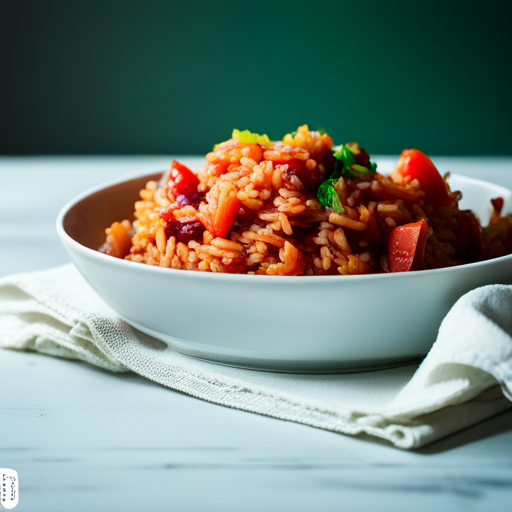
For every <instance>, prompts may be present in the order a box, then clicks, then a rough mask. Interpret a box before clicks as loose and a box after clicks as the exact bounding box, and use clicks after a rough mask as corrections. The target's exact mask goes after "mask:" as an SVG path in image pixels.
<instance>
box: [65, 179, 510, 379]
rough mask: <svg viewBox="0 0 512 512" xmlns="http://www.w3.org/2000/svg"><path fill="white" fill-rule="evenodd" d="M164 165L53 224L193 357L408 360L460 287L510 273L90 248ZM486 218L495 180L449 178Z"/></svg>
mask: <svg viewBox="0 0 512 512" xmlns="http://www.w3.org/2000/svg"><path fill="white" fill-rule="evenodd" d="M160 174H161V173H155V174H152V175H147V174H146V175H143V176H137V177H134V178H130V179H123V180H120V181H116V182H113V183H109V184H107V185H103V186H100V187H97V188H95V189H93V190H90V191H88V192H86V193H84V194H82V195H80V196H79V197H77V198H75V199H73V200H72V201H71V202H70V203H68V204H67V205H66V206H65V207H64V208H63V209H62V210H61V212H60V214H59V216H58V219H57V229H58V232H59V235H60V238H61V240H62V242H63V244H64V245H65V247H66V249H67V250H68V251H69V254H70V256H71V259H72V260H73V262H74V264H75V265H76V267H77V268H78V270H79V271H80V272H81V273H82V275H83V276H84V277H85V278H86V279H87V281H88V282H89V283H90V284H91V286H92V287H93V288H94V289H95V290H96V291H97V292H98V294H99V295H100V296H101V297H102V298H103V299H104V300H105V301H106V302H107V303H108V304H109V305H110V306H111V307H112V308H113V309H114V310H115V311H116V312H117V313H118V314H119V316H120V317H122V318H123V319H124V320H126V321H127V322H128V323H129V324H131V325H132V326H133V327H135V328H137V329H140V330H141V331H143V332H145V333H148V334H150V335H152V336H154V337H156V338H158V339H160V340H162V341H164V342H166V343H167V344H168V345H169V346H170V347H172V348H173V349H175V350H177V351H179V352H182V353H185V354H188V355H190V356H193V357H197V358H202V359H207V360H210V361H214V362H218V363H222V364H228V365H234V366H240V367H249V368H256V369H265V370H272V371H288V372H344V371H354V370H361V369H369V368H377V367H386V366H392V365H399V364H405V363H407V362H410V361H413V360H417V359H419V358H421V357H423V356H425V354H426V353H427V352H428V350H429V349H430V347H431V346H432V344H433V343H434V341H435V339H436V335H437V331H438V328H439V325H440V323H441V321H442V319H443V317H444V316H445V315H446V314H447V313H448V311H449V310H450V308H451V307H452V305H453V304H454V303H455V302H456V301H457V299H458V298H459V297H460V296H461V295H463V294H464V293H466V292H468V291H469V290H472V289H473V288H476V287H478V286H482V285H487V284H491V283H505V284H508V283H511V282H512V255H511V256H505V257H502V258H497V259H494V260H490V261H483V262H479V263H473V264H469V265H461V266H458V267H452V268H444V269H437V270H425V271H418V272H406V273H397V274H375V275H363V276H301V277H282V276H259V275H231V274H214V273H207V272H192V271H186V270H174V269H167V268H160V267H154V266H150V265H144V264H141V263H134V262H131V261H126V260H120V259H116V258H113V257H111V256H107V255H105V254H102V253H100V252H98V251H97V250H96V249H98V247H100V245H101V244H102V243H103V241H104V238H105V228H106V227H107V226H109V225H110V224H111V223H112V222H114V221H116V220H122V219H125V218H127V219H131V218H133V205H134V202H135V201H136V200H137V199H138V197H139V196H138V191H139V190H140V189H141V188H143V187H144V185H145V183H146V182H147V181H148V180H150V179H158V178H159V177H160ZM451 185H452V189H456V190H461V191H462V192H463V200H462V202H461V208H471V209H472V210H474V211H475V212H476V213H477V215H478V216H479V217H480V219H481V221H482V222H483V223H484V225H485V224H486V223H487V222H488V219H489V215H490V213H491V208H490V199H491V198H494V197H498V196H501V197H503V198H504V199H505V209H506V211H510V210H511V205H512V193H511V192H510V191H509V190H508V189H505V188H503V187H500V186H498V185H493V184H491V183H487V182H484V181H480V180H475V179H471V178H467V177H463V176H458V175H453V176H452V178H451Z"/></svg>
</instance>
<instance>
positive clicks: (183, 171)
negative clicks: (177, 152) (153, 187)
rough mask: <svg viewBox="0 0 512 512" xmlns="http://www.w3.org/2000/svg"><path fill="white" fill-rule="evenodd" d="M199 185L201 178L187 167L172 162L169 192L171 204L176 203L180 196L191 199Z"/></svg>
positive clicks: (174, 161)
mask: <svg viewBox="0 0 512 512" xmlns="http://www.w3.org/2000/svg"><path fill="white" fill-rule="evenodd" d="M198 185H199V178H198V177H197V176H196V175H195V174H194V173H193V172H192V171H191V170H190V169H189V168H188V167H187V166H186V165H183V164H180V163H179V162H177V161H176V160H173V161H172V164H171V170H170V171H169V181H168V192H167V195H168V197H169V200H170V201H171V202H172V201H176V199H177V197H178V196H180V195H183V196H185V197H189V196H190V195H191V194H193V193H194V192H196V191H197V186H198Z"/></svg>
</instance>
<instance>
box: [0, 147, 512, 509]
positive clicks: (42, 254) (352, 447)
mask: <svg viewBox="0 0 512 512" xmlns="http://www.w3.org/2000/svg"><path fill="white" fill-rule="evenodd" d="M380 161H381V162H382V166H381V168H386V167H389V165H391V161H390V160H389V159H380ZM169 162H170V157H150V158H148V157H137V158H134V157H132V158H127V157H123V158H118V157H108V158H85V157H84V158H76V157H73V158H67V157H62V158H5V157H4V158H0V191H1V196H0V197H1V199H0V276H2V275H7V274H10V273H13V272H21V271H28V270H36V269H43V268H47V267H50V266H56V265H59V264H62V263H65V262H67V261H68V257H67V254H66V253H65V251H64V249H63V248H62V247H61V245H60V243H59V241H58V239H57V235H56V233H55V230H54V220H55V217H56V214H57V212H58V210H59V209H60V207H61V206H62V205H63V204H64V203H65V202H66V201H67V200H69V199H70V198H71V197H72V196H74V195H75V194H77V193H79V192H81V191H83V190H84V189H86V188H87V187H90V186H94V185H96V184H98V183H100V182H103V181H105V180H109V179H112V178H115V177H118V176H121V175H123V174H128V173H132V172H137V171H141V170H148V171H151V170H157V169H164V168H166V167H167V165H168V164H169ZM436 163H438V165H439V167H440V168H441V169H442V170H443V171H444V170H447V169H449V170H451V171H453V172H460V173H461V174H467V175H470V176H474V177H480V178H483V179H487V180H489V181H494V182H496V183H500V184H502V185H505V186H508V187H510V188H512V158H508V159H507V158H500V159H489V158H482V159H475V158H473V159H462V158H457V159H447V158H439V159H436ZM192 165H195V166H196V167H197V162H192ZM0 467H7V468H13V469H16V470H17V471H18V473H19V477H20V502H19V505H18V507H17V508H16V509H15V510H19V511H20V512H22V511H36V510H37V511H52V512H59V511H62V512H69V511H73V512H81V511H90V510H94V511H103V510H105V511H111V512H115V511H118V510H119V511H123V512H131V511H149V512H157V511H164V510H166V511H168V510H169V511H170V510H172V511H210V510H212V511H213V510H215V511H217V510H218V511H222V512H229V511H236V512H238V511H253V510H254V511H259V510H293V511H296V512H299V511H311V510H315V511H316V510H318V511H331V510H333V511H334V510H344V511H368V510H379V511H390V512H398V511H407V512H410V511H415V512H421V511H432V510H438V511H440V512H444V511H451V510H461V511H462V510H464V511H466V510H467V511H485V512H491V511H499V512H501V511H506V510H510V508H509V507H511V503H512V411H509V412H507V413H505V414H502V415H500V416H498V417H495V418H493V419H491V420H488V421H486V422H484V423H481V424H479V425H477V426H475V427H472V428H470V429H468V430H466V431H463V432H461V433H459V434H457V435H455V436H452V437H450V438H447V439H444V440H441V441H439V442H437V443H435V444H433V445H431V446H429V447H426V448H424V449H422V450H419V451H416V452H405V451H400V450H397V449H395V448H391V447H389V446H387V445H385V444H382V443H379V442H376V441H371V440H367V439H362V438H357V439H356V438H351V437H346V436H341V435H338V434H333V433H330V432H325V431H321V430H316V429H313V428H310V427H306V426H302V425H297V424H293V423H286V422H283V421H279V420H275V419H271V418H267V417H263V416H257V415H254V414H249V413H245V412H241V411H237V410H233V409H228V408H224V407H219V406H216V405H212V404H210V403H206V402H202V401H200V400H197V399H195V398H191V397H189V396H186V395H183V394H181V393H178V392H174V391H171V390H169V389H167V388H163V387H161V386H158V385H156V384H154V383H152V382H149V381H147V380H145V379H143V378H141V377H138V376H136V375H117V374H111V373H108V372H106V371H103V370H100V369H98V368H95V367H92V366H89V365H87V364H85V363H79V362H75V361H66V360H59V359H56V358H52V357H47V356H43V355H38V354H27V353H15V352H10V351H6V350H1V351H0Z"/></svg>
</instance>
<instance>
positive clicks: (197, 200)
mask: <svg viewBox="0 0 512 512" xmlns="http://www.w3.org/2000/svg"><path fill="white" fill-rule="evenodd" d="M345 146H347V147H348V148H350V151H351V153H352V155H353V156H354V159H355V166H354V168H360V169H361V170H363V168H364V167H370V163H369V162H371V161H370V160H369V156H368V154H367V153H366V151H364V149H362V148H360V147H359V145H358V144H357V143H351V144H346V145H345ZM173 165H175V164H174V163H173ZM177 165H180V164H177ZM335 165H336V158H335V157H334V155H333V141H332V139H331V138H330V137H329V136H328V135H326V134H320V133H319V132H317V131H310V130H309V129H308V127H307V125H304V126H301V127H300V128H298V129H297V131H296V132H294V133H293V134H288V135H286V136H285V137H284V138H283V140H282V141H276V142H274V141H270V140H269V139H268V137H266V136H258V135H257V134H251V133H250V132H238V131H237V130H235V131H234V132H233V138H232V139H230V140H228V141H226V142H223V143H221V144H218V145H217V146H216V147H215V148H214V151H213V152H211V153H209V154H208V155H206V165H205V167H204V170H203V171H202V172H200V173H199V174H198V178H199V184H198V186H197V187H196V188H195V190H194V191H193V192H192V193H188V195H179V194H176V192H175V191H174V192H173V189H172V187H171V186H170V185H169V183H170V180H172V179H173V177H172V168H171V172H170V173H166V174H165V175H164V176H163V177H162V180H160V182H159V183H157V182H155V181H150V182H149V183H147V185H146V188H145V189H143V190H141V191H140V197H141V200H140V201H138V202H136V203H135V221H134V222H133V224H131V223H130V222H129V221H128V220H124V221H123V222H119V223H114V224H113V225H112V226H111V227H110V228H108V229H107V230H106V232H107V240H106V242H105V244H104V245H103V246H102V248H101V249H100V250H101V251H102V252H105V253H107V254H110V255H112V256H117V257H124V258H126V259H127V260H131V261H134V262H139V263H146V264H149V265H159V266H161V267H169V268H174V269H184V270H199V271H209V272H229V273H243V274H265V275H287V276H295V275H336V274H342V275H353V274H367V273H379V272H389V271H390V268H389V260H388V241H389V237H390V233H391V232H392V230H393V228H395V227H396V226H401V225H404V224H409V223H413V222H417V221H420V220H421V219H423V220H425V221H426V222H427V223H428V231H427V240H426V245H425V252H424V257H423V258H422V260H421V264H420V267H418V266H417V267H416V268H414V269H420V268H426V269H429V268H438V267H447V266H452V265H459V264H463V263H468V262H471V261H475V260H477V259H480V258H482V257H495V256H499V255H501V254H500V253H504V252H506V251H508V252H510V251H509V249H510V248H509V247H504V245H506V244H504V243H503V240H505V239H507V237H509V238H510V222H509V221H508V219H507V221H506V222H504V221H503V219H502V218H501V217H500V214H499V213H500V212H499V211H497V212H496V213H495V215H494V225H495V227H494V231H492V230H491V232H490V233H488V234H487V239H489V240H491V242H492V244H491V243H490V242H489V243H488V244H487V245H488V247H490V246H491V245H492V248H490V249H489V248H488V249H487V253H485V251H486V249H485V248H484V251H483V253H482V250H481V247H480V249H479V248H478V247H477V246H478V239H479V237H480V240H481V236H482V234H481V231H480V233H478V230H481V228H480V224H479V223H478V221H477V219H476V217H475V216H474V214H473V213H472V212H470V211H467V210H466V211H462V210H460V209H459V207H458V200H459V199H460V194H459V192H452V191H450V189H449V186H448V184H446V187H447V191H448V195H449V201H448V203H447V204H445V205H443V206H435V205H432V204H428V203H427V202H426V201H425V192H424V191H423V190H422V188H421V184H420V183H419V182H418V180H413V181H411V182H409V183H401V182H400V177H397V176H395V175H392V176H391V177H387V176H384V175H382V174H379V173H378V172H360V173H357V172H356V173H354V174H353V175H349V176H346V175H345V176H340V177H339V178H337V180H336V181H335V183H333V187H334V189H335V193H336V194H337V196H338V197H337V199H339V204H340V205H341V208H338V211H334V210H333V209H331V208H329V207H326V206H324V205H323V204H321V202H320V201H319V199H318V189H319V186H320V185H321V184H322V183H323V182H325V180H327V179H328V178H329V177H330V176H331V175H332V173H333V170H334V168H335ZM364 170H365V171H367V169H364ZM445 178H446V177H445ZM332 181H333V182H334V180H332ZM337 204H338V203H337ZM340 212H341V213H340ZM484 235H485V234H484ZM484 238H485V236H484ZM500 244H501V246H500Z"/></svg>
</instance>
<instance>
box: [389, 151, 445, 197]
mask: <svg viewBox="0 0 512 512" xmlns="http://www.w3.org/2000/svg"><path fill="white" fill-rule="evenodd" d="M394 175H395V176H398V177H400V178H401V179H400V180H399V181H402V182H404V183H406V184H407V183H410V182H411V181H412V180H414V179H417V180H418V181H419V182H420V187H421V190H423V192H425V199H426V201H427V202H428V203H430V204H435V205H446V204H447V203H449V202H450V200H451V198H450V195H449V194H448V189H447V188H446V183H445V181H444V179H443V177H442V176H441V174H440V173H439V171H438V170H437V167H436V166H435V165H434V164H433V162H432V160H430V158H429V157H428V156H427V155H425V153H422V152H421V151H419V150H418V149H406V150H404V151H402V154H401V156H400V158H399V160H398V162H397V164H396V167H395V171H394Z"/></svg>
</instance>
